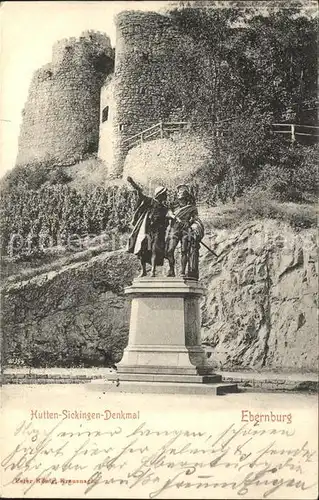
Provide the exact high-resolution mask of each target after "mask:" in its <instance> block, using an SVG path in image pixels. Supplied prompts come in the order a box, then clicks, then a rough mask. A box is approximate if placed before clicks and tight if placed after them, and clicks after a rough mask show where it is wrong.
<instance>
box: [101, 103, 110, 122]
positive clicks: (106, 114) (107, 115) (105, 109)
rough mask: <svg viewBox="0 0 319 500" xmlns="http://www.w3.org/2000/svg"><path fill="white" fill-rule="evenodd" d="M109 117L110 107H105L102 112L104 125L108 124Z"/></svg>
mask: <svg viewBox="0 0 319 500" xmlns="http://www.w3.org/2000/svg"><path fill="white" fill-rule="evenodd" d="M108 117H109V107H108V106H105V108H104V109H103V111H102V123H104V122H106V121H107V120H108Z"/></svg>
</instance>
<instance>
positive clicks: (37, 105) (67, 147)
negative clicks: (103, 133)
mask: <svg viewBox="0 0 319 500" xmlns="http://www.w3.org/2000/svg"><path fill="white" fill-rule="evenodd" d="M113 65H114V52H113V49H112V47H111V44H110V40H109V38H108V37H107V36H106V35H104V34H101V33H97V32H90V31H88V32H84V33H82V35H81V36H80V37H79V38H69V39H63V40H60V41H59V42H57V43H56V44H55V45H54V47H53V52H52V62H51V63H49V64H47V65H45V66H44V67H42V68H41V69H39V70H37V71H36V72H35V74H34V75H33V79H32V82H31V85H30V88H29V95H28V99H27V102H26V105H25V108H24V110H23V120H22V126H21V130H20V137H19V147H18V158H17V164H18V165H30V164H41V163H46V164H52V165H68V164H74V163H75V162H76V161H79V160H81V159H82V158H84V157H85V155H86V154H90V153H94V152H97V151H98V141H99V114H100V90H101V86H102V84H103V82H104V81H105V78H106V76H107V75H108V74H109V73H111V72H112V71H113Z"/></svg>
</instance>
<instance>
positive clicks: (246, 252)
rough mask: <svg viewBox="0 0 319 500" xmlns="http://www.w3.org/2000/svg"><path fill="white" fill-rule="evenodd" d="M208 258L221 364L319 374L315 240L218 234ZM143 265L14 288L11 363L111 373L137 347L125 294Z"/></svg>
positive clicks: (99, 268)
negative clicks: (130, 343) (130, 345)
mask: <svg viewBox="0 0 319 500" xmlns="http://www.w3.org/2000/svg"><path fill="white" fill-rule="evenodd" d="M205 242H206V243H207V244H209V245H210V246H211V247H212V248H213V249H214V251H215V252H216V253H217V255H218V258H217V259H216V258H215V257H214V256H213V255H212V254H210V253H209V252H208V251H206V250H205V249H204V248H202V250H201V279H202V282H203V284H204V285H205V286H206V288H207V294H206V298H205V300H204V302H203V304H202V339H203V341H204V344H206V345H207V344H208V345H210V346H212V349H213V352H212V355H211V357H210V358H209V359H210V360H211V362H212V364H213V366H215V367H218V368H225V369H236V370H238V369H246V370H247V369H253V370H256V369H257V370H278V371H296V372H297V371H307V370H309V371H315V370H317V303H316V294H317V276H318V264H317V261H316V245H315V243H316V240H315V232H314V231H312V230H306V231H300V232H299V233H297V232H296V231H295V230H293V229H292V228H291V227H289V226H287V225H284V224H279V223H278V222H275V221H267V220H266V221H263V222H255V223H249V224H248V223H246V224H243V225H242V227H240V228H237V229H236V230H232V231H230V230H229V231H218V232H216V233H215V234H214V236H213V237H212V238H211V239H209V238H208V236H206V240H205ZM138 267H139V266H138V261H137V259H136V258H135V257H134V256H132V255H129V254H126V253H123V252H121V251H118V252H110V253H104V254H101V255H99V256H97V257H93V258H92V259H91V260H89V261H88V262H79V263H75V264H71V265H68V266H65V267H64V268H61V269H60V270H59V271H51V272H49V273H46V274H42V275H38V276H36V277H34V278H31V279H29V280H28V281H23V282H22V281H20V282H19V281H17V282H11V283H9V282H7V284H5V286H4V290H3V304H2V315H3V317H2V325H3V332H4V354H5V356H4V358H5V363H8V362H10V361H11V360H12V359H14V358H19V359H22V360H23V361H24V363H25V364H26V365H30V366H72V365H76V366H79V365H81V364H82V365H96V366H98V365H109V364H110V363H112V362H117V361H119V359H120V358H121V355H122V351H123V349H124V347H125V345H126V343H127V338H128V326H129V323H128V322H129V302H128V300H127V299H126V298H125V296H124V294H123V291H124V287H125V286H127V285H129V284H130V283H131V282H132V280H133V278H134V276H136V274H137V272H138Z"/></svg>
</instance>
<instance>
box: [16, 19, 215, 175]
mask: <svg viewBox="0 0 319 500" xmlns="http://www.w3.org/2000/svg"><path fill="white" fill-rule="evenodd" d="M116 34H117V36H116V49H115V50H114V49H113V48H112V47H111V44H110V39H109V38H108V37H107V36H106V35H105V34H101V33H96V32H86V33H83V34H82V36H80V37H79V38H77V39H76V38H70V39H66V40H61V41H59V42H57V43H56V44H55V45H54V47H53V54H52V62H51V63H49V64H47V65H46V66H44V67H42V68H41V69H39V70H38V71H36V72H35V74H34V76H33V79H32V82H31V85H30V89H29V95H28V99H27V103H26V105H25V108H24V111H23V122H22V126H21V132H20V139H19V148H18V158H17V164H19V165H28V164H40V163H43V162H44V163H49V164H52V165H72V164H74V163H76V162H77V161H80V160H82V159H84V158H85V157H86V156H87V155H90V154H92V153H97V154H98V156H99V157H100V158H101V159H102V160H104V161H105V162H106V164H107V165H108V168H109V174H110V175H111V176H113V177H120V176H121V175H122V172H123V165H124V160H125V157H126V154H127V152H128V149H129V144H128V141H127V139H128V138H130V137H131V136H133V135H134V134H138V133H140V132H141V131H143V130H144V129H147V128H148V127H151V126H153V125H155V124H156V123H158V122H174V121H177V122H180V121H192V122H196V119H197V118H198V117H200V119H201V122H203V123H204V122H205V120H210V121H211V120H212V119H214V118H215V117H214V109H213V105H212V89H211V64H212V61H211V54H210V53H209V51H208V50H205V47H203V45H202V43H201V40H200V38H199V37H198V33H196V31H195V32H192V30H191V29H190V27H189V26H186V27H185V26H181V25H179V24H178V23H177V22H176V21H175V20H174V18H173V17H172V16H171V15H168V14H158V13H155V12H139V11H125V12H122V13H120V14H119V15H118V16H117V19H116Z"/></svg>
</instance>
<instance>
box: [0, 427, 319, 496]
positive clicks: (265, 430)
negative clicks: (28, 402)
mask: <svg viewBox="0 0 319 500" xmlns="http://www.w3.org/2000/svg"><path fill="white" fill-rule="evenodd" d="M118 424H119V422H109V423H108V424H107V425H105V424H104V425H103V424H102V423H101V424H100V423H99V422H98V423H97V422H96V421H89V422H81V423H77V424H74V423H70V422H69V421H66V420H63V419H61V420H59V421H46V422H40V423H39V421H37V420H34V419H33V420H32V421H30V420H23V421H21V422H20V423H19V425H18V426H17V427H16V428H15V432H14V436H13V439H12V445H11V446H12V447H11V448H10V450H9V452H6V455H5V456H4V458H3V460H2V467H3V471H4V487H8V486H9V485H11V486H12V487H13V486H14V485H19V487H20V490H19V492H20V493H23V494H24V495H27V496H29V495H31V494H34V491H35V490H36V489H37V488H41V487H42V486H43V485H48V484H49V485H50V487H51V488H58V487H60V488H64V487H70V485H72V486H73V487H76V488H80V489H78V490H77V491H79V493H80V494H82V495H89V496H91V495H98V493H99V491H105V485H108V490H107V491H108V492H110V496H109V497H111V496H112V491H115V489H116V491H117V495H119V496H122V497H125V498H127V497H129V496H130V495H131V496H134V495H133V492H134V491H135V496H136V491H138V493H139V494H140V493H141V494H143V495H144V496H145V497H149V498H170V497H174V491H175V492H176V491H179V492H181V491H185V495H186V496H187V498H190V497H193V498H195V497H196V498H203V492H206V494H208V493H210V494H212V495H214V496H215V497H218V495H219V494H220V492H222V494H223V495H224V497H225V492H227V494H229V496H228V498H230V497H231V498H234V497H237V496H238V497H247V498H252V494H254V497H258V498H277V495H278V491H279V490H284V489H285V490H286V493H285V495H286V497H289V496H290V497H291V498H294V497H295V495H296V497H295V498H309V497H310V496H311V493H313V492H314V489H315V486H316V484H315V480H314V481H311V480H310V481H309V480H308V478H309V477H310V478H312V479H315V476H313V471H314V470H315V464H316V460H317V457H316V449H315V448H313V447H312V446H311V444H310V443H309V442H308V441H303V442H300V444H298V445H297V446H296V440H295V437H296V436H295V434H296V432H295V429H294V428H293V427H292V426H288V428H287V426H284V425H283V426H281V427H280V426H278V427H276V428H274V427H271V426H269V425H268V426H266V425H265V426H262V425H256V423H255V424H254V425H253V424H251V423H244V424H243V423H240V424H234V423H233V424H229V425H225V426H224V428H215V430H210V432H207V430H203V431H200V430H196V429H188V428H170V427H168V428H165V426H164V427H163V425H164V424H162V425H161V426H159V427H158V428H155V427H154V426H150V425H149V424H148V423H147V422H145V421H144V422H141V423H139V422H132V421H130V422H126V421H125V423H123V422H120V425H118ZM309 471H310V472H311V471H312V472H311V473H310V476H309ZM112 488H114V490H113V489H112ZM11 491H14V490H11ZM40 491H41V490H40ZM130 492H132V493H130ZM212 492H214V493H212ZM256 492H257V493H256ZM296 492H298V493H296ZM51 493H52V496H56V490H54V489H53V490H51ZM181 494H182V493H179V494H178V495H179V497H180V495H181ZM256 495H257V496H256ZM104 498H105V496H104Z"/></svg>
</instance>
